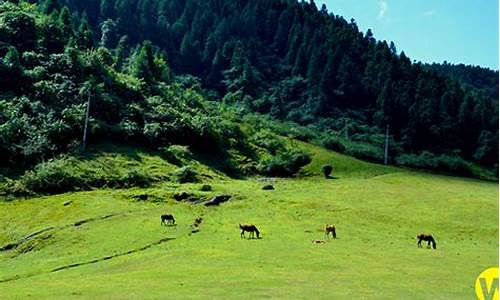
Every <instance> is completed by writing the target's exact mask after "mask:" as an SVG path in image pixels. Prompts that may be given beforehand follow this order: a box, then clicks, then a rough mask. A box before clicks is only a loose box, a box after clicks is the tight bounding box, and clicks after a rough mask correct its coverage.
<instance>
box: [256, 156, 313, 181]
mask: <svg viewBox="0 0 500 300" xmlns="http://www.w3.org/2000/svg"><path fill="white" fill-rule="evenodd" d="M310 162H311V156H310V155H309V154H308V153H306V152H302V151H299V150H287V151H284V152H282V153H279V154H278V155H276V156H274V157H270V158H267V159H264V160H263V161H262V162H261V163H260V164H259V166H258V171H259V173H261V174H264V175H268V176H278V177H286V176H292V175H295V174H297V173H298V172H299V170H300V168H302V167H303V166H305V165H307V164H309V163H310Z"/></svg>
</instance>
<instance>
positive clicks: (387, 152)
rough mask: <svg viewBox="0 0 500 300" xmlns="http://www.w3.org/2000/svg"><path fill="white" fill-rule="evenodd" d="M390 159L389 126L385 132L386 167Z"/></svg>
mask: <svg viewBox="0 0 500 300" xmlns="http://www.w3.org/2000/svg"><path fill="white" fill-rule="evenodd" d="M388 159H389V124H387V128H386V130H385V150H384V165H386V166H387V162H388Z"/></svg>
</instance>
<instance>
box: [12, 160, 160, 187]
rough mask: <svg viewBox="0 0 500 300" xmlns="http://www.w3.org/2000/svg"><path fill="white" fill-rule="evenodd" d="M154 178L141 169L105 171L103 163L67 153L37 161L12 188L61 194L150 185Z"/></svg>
mask: <svg viewBox="0 0 500 300" xmlns="http://www.w3.org/2000/svg"><path fill="white" fill-rule="evenodd" d="M154 181H155V178H154V177H152V176H149V175H148V174H147V173H145V172H143V171H141V170H139V169H131V170H126V171H125V172H123V171H122V172H120V171H119V170H112V171H108V172H106V171H104V170H103V169H101V167H100V166H94V165H92V164H88V163H85V161H80V160H78V159H77V158H75V157H72V156H68V157H61V158H57V159H52V160H49V161H47V162H45V163H41V164H39V165H37V166H36V167H35V168H34V169H33V170H31V171H27V172H26V173H24V175H22V176H21V178H20V179H19V180H18V181H16V184H15V185H13V184H11V185H10V187H9V190H10V192H11V193H12V194H17V195H24V194H37V193H41V194H58V193H64V192H68V191H75V190H90V189H92V188H99V187H110V188H124V187H133V186H139V187H147V186H149V185H151V184H152V183H153V182H154Z"/></svg>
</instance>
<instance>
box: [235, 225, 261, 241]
mask: <svg viewBox="0 0 500 300" xmlns="http://www.w3.org/2000/svg"><path fill="white" fill-rule="evenodd" d="M240 229H241V234H240V237H241V238H243V237H245V231H248V232H250V235H249V236H248V238H253V237H254V233H257V238H259V234H260V232H259V230H258V229H257V227H255V225H252V224H245V225H241V224H240Z"/></svg>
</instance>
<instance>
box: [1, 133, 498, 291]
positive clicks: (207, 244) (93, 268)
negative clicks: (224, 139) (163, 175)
mask: <svg viewBox="0 0 500 300" xmlns="http://www.w3.org/2000/svg"><path fill="white" fill-rule="evenodd" d="M299 146H300V147H305V148H307V150H308V151H309V152H311V153H312V155H313V162H312V163H311V164H310V165H308V166H307V167H306V168H305V169H304V171H303V174H302V176H301V177H298V178H291V179H276V180H275V181H274V182H273V184H274V187H275V190H271V191H264V190H262V189H261V188H262V186H263V185H264V184H265V182H263V181H262V180H260V179H259V178H247V179H245V180H242V179H231V178H228V177H226V176H224V175H223V174H221V173H220V172H216V171H213V170H211V169H210V168H209V167H208V166H199V167H200V168H202V169H204V170H205V171H206V172H213V174H212V175H213V176H210V177H212V179H207V180H206V181H204V182H203V183H196V184H193V183H191V184H177V183H172V182H169V181H165V182H161V183H159V184H158V185H155V186H154V187H152V188H146V189H139V188H133V189H123V190H111V189H109V190H108V189H102V190H95V191H86V192H84V191H82V192H72V193H66V194H61V195H55V196H44V197H38V198H31V199H19V200H14V201H1V202H0V212H1V213H0V247H3V246H4V245H7V244H9V243H12V242H15V241H18V240H20V239H22V238H23V237H26V236H28V235H30V234H32V233H35V232H37V231H40V230H43V229H46V228H49V227H53V228H51V229H48V230H46V231H44V232H42V233H40V234H38V235H36V236H34V237H32V238H31V239H28V240H27V241H25V242H23V243H21V244H19V246H18V247H16V248H14V249H11V250H6V251H0V299H207V298H208V299H210V298H212V299H474V297H475V294H474V282H475V279H476V277H477V276H478V275H479V273H480V272H481V271H483V270H484V269H486V268H488V267H491V266H495V265H497V263H498V184H497V183H492V182H486V181H479V180H472V179H465V178H455V177H447V176H439V175H433V174H429V173H422V172H413V171H410V170H403V169H398V168H393V167H383V166H380V165H375V164H370V163H366V162H362V161H358V160H355V159H352V158H349V157H346V156H343V155H340V154H337V153H335V152H331V151H327V150H324V149H323V148H319V147H315V146H311V145H306V144H302V143H300V145H299ZM99 159H106V158H105V156H103V157H101V158H95V161H96V163H97V162H98V161H99ZM112 160H114V161H116V162H119V163H120V164H125V165H126V164H127V163H130V164H138V165H141V166H142V167H144V168H150V169H152V170H156V171H158V170H160V171H161V170H162V168H165V170H167V169H170V168H171V167H172V166H170V165H169V164H168V163H166V162H163V161H162V159H161V158H160V157H157V156H155V155H153V154H147V153H140V155H139V158H137V157H135V158H130V157H128V156H123V157H113V158H112ZM137 161H140V163H137ZM324 163H331V164H332V165H333V166H334V174H333V178H331V179H325V178H324V177H322V176H321V174H320V173H319V170H320V166H321V165H322V164H324ZM158 172H159V171H158ZM205 183H208V184H210V185H211V186H212V187H213V191H210V192H201V191H200V187H201V185H202V184H205ZM182 191H185V192H187V193H192V194H193V195H195V196H199V197H203V198H205V199H208V198H210V197H211V196H214V195H220V194H229V195H232V198H231V200H230V201H228V202H226V203H223V204H221V205H220V206H213V207H205V206H204V205H201V204H193V203H189V202H183V201H181V202H178V201H176V200H174V199H173V195H174V194H175V193H179V192H182ZM141 195H142V196H141ZM144 195H147V199H145V198H146V197H145V196H144ZM167 212H170V213H172V214H174V216H175V218H176V221H177V224H178V225H177V226H172V227H166V226H161V225H160V214H162V213H167ZM199 216H202V217H203V223H202V224H201V226H200V227H199V231H197V232H196V231H195V232H193V229H194V228H193V226H192V223H193V220H194V219H195V218H196V217H199ZM239 223H253V224H255V225H257V227H258V228H259V230H260V231H261V237H262V238H261V239H241V238H240V231H239V228H238V224H239ZM326 223H332V224H334V225H335V226H336V228H337V237H338V238H337V239H330V240H328V241H327V242H326V243H324V244H313V243H311V241H312V240H315V239H324V232H323V229H324V226H325V224H326ZM421 232H427V233H432V234H433V236H434V237H435V238H436V240H437V249H436V250H433V249H427V248H425V247H424V248H417V241H416V235H417V234H419V233H421Z"/></svg>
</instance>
